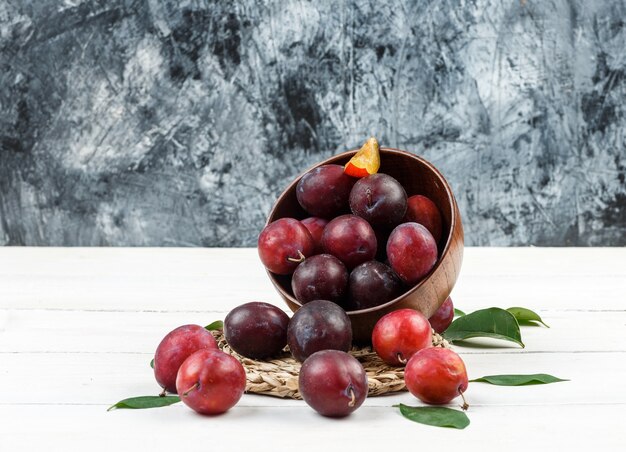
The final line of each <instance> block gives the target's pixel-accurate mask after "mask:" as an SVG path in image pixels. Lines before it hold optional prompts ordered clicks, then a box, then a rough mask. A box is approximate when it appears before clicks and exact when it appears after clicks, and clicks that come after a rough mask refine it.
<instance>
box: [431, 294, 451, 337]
mask: <svg viewBox="0 0 626 452" xmlns="http://www.w3.org/2000/svg"><path fill="white" fill-rule="evenodd" d="M453 319H454V304H453V303H452V299H451V298H450V297H448V298H446V301H444V302H443V304H442V305H441V306H439V309H437V310H436V311H435V313H434V314H433V315H431V316H430V317H429V318H428V322H429V323H430V326H431V327H432V328H433V330H435V333H439V334H441V333H443V332H444V331H445V330H447V329H448V327H449V326H450V324H451V323H452V320H453Z"/></svg>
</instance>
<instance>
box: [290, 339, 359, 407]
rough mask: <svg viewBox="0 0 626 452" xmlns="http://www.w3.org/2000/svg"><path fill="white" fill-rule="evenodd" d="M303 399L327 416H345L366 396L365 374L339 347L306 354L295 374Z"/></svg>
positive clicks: (356, 362) (356, 361)
mask: <svg viewBox="0 0 626 452" xmlns="http://www.w3.org/2000/svg"><path fill="white" fill-rule="evenodd" d="M298 388H299V390H300V394H302V398H303V399H304V401H305V402H306V403H307V404H308V405H309V406H310V407H311V408H313V409H314V410H315V411H317V412H318V413H320V414H322V415H324V416H330V417H343V416H347V415H349V414H350V413H352V412H353V411H354V410H356V409H357V408H358V407H360V406H361V405H362V404H363V401H364V400H365V398H366V397H367V390H368V386H367V375H366V373H365V370H364V369H363V366H362V365H361V363H359V361H358V360H357V359H356V358H355V357H353V356H352V355H350V354H348V353H346V352H342V351H339V350H322V351H319V352H316V353H314V354H312V355H311V356H309V357H308V358H307V359H306V360H305V361H304V363H303V364H302V367H301V368H300V375H299V376H298Z"/></svg>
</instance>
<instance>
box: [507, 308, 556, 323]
mask: <svg viewBox="0 0 626 452" xmlns="http://www.w3.org/2000/svg"><path fill="white" fill-rule="evenodd" d="M507 311H509V312H510V313H511V314H513V315H514V316H515V318H516V319H517V322H518V323H519V324H520V325H535V323H534V322H539V323H541V324H543V325H544V326H545V327H547V328H550V327H549V326H548V325H547V324H546V322H544V321H543V320H542V319H541V317H539V314H537V313H536V312H534V311H531V310H530V309H526V308H520V307H517V306H516V307H513V308H508V309H507Z"/></svg>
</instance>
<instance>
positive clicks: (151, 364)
mask: <svg viewBox="0 0 626 452" xmlns="http://www.w3.org/2000/svg"><path fill="white" fill-rule="evenodd" d="M150 367H152V368H153V369H154V358H152V360H151V361H150Z"/></svg>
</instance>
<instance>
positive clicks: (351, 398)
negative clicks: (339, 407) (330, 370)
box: [348, 385, 356, 408]
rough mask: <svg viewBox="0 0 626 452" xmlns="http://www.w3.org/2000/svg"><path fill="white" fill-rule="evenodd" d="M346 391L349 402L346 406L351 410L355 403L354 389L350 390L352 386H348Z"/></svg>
mask: <svg viewBox="0 0 626 452" xmlns="http://www.w3.org/2000/svg"><path fill="white" fill-rule="evenodd" d="M348 391H350V402H348V406H349V407H350V408H352V407H353V406H354V404H355V403H356V394H355V393H354V389H353V388H352V385H350V387H349V388H348Z"/></svg>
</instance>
